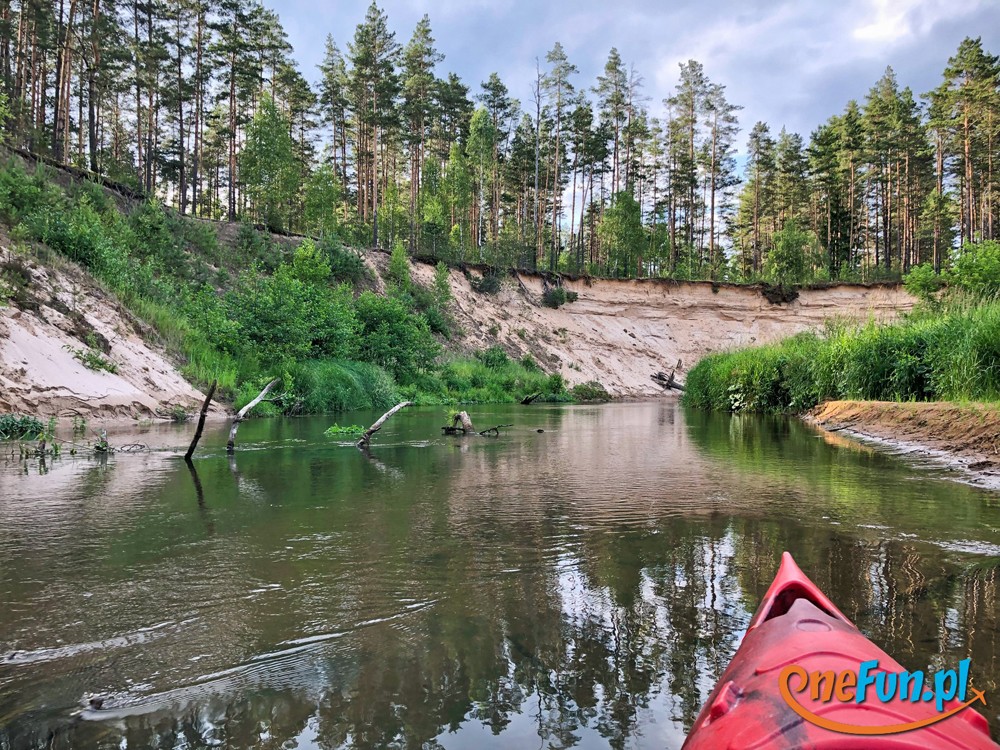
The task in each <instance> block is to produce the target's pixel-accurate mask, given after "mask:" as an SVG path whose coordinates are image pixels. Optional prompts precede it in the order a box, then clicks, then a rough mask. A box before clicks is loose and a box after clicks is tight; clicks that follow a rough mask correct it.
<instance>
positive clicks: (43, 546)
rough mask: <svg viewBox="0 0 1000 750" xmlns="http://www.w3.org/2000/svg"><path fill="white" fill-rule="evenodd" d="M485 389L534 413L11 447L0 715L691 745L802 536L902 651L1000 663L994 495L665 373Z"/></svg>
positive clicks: (129, 734) (192, 729) (288, 736)
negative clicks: (146, 452)
mask: <svg viewBox="0 0 1000 750" xmlns="http://www.w3.org/2000/svg"><path fill="white" fill-rule="evenodd" d="M354 416H355V415H351V417H352V419H351V421H352V422H356V423H362V422H364V420H365V419H366V418H368V417H369V416H370V415H357V417H356V418H354ZM376 416H377V415H376ZM473 416H474V417H476V418H477V419H478V421H480V422H482V423H483V424H487V423H489V424H494V423H507V422H514V423H515V427H514V428H512V429H511V430H510V431H509V433H508V434H505V435H504V437H503V438H502V439H500V440H494V439H490V440H486V439H480V438H465V439H463V438H442V437H439V436H438V435H437V432H438V428H439V426H440V424H439V423H440V422H441V415H440V413H439V411H438V410H423V411H421V410H414V411H412V412H409V413H408V414H407V415H406V416H405V417H404V416H403V415H400V416H399V417H397V418H395V419H394V420H393V422H390V423H389V424H388V425H387V426H386V427H385V428H384V429H383V431H382V432H381V433H380V434H379V438H378V441H377V444H376V445H375V446H374V447H373V451H372V454H373V457H374V458H375V459H376V460H375V461H371V460H368V459H366V458H365V457H363V456H361V455H360V454H359V453H358V451H357V450H356V449H354V448H353V447H352V446H351V445H350V444H349V443H347V442H346V441H345V444H344V445H338V444H337V443H336V441H330V440H328V439H327V438H324V437H323V436H322V434H321V433H322V429H323V428H325V426H326V422H325V421H322V420H290V421H283V422H265V421H256V422H248V423H246V424H244V425H243V427H242V431H241V435H242V437H243V439H242V440H241V444H242V445H243V446H244V450H241V451H238V453H237V455H236V456H235V458H234V460H233V461H232V462H230V461H229V460H227V459H226V457H225V455H224V451H223V450H222V446H223V445H224V441H225V435H224V434H223V430H221V429H219V430H217V431H216V432H215V433H211V434H207V435H206V437H205V443H204V445H205V448H204V450H205V451H206V458H204V459H202V460H201V461H198V462H197V475H196V476H197V477H198V481H196V482H193V481H192V476H191V475H190V474H189V473H188V470H187V469H186V468H185V467H184V466H183V464H181V463H180V462H176V461H171V460H168V459H164V458H163V457H162V456H157V455H152V456H145V457H138V456H136V457H128V458H125V457H121V458H115V459H112V460H111V461H109V462H108V463H107V465H106V466H105V467H103V468H101V467H98V466H96V465H94V464H91V463H88V462H79V461H78V462H63V463H62V464H61V465H56V466H53V467H50V468H51V472H50V474H49V475H48V476H46V477H43V478H41V481H42V482H45V484H42V483H40V482H39V478H38V477H37V476H33V477H30V478H29V477H26V476H24V475H22V474H21V473H20V469H18V468H16V467H5V466H3V465H2V464H0V493H2V494H0V497H2V498H3V499H2V500H0V528H3V529H5V530H6V532H9V533H6V532H5V534H4V535H3V536H2V537H0V600H2V601H3V602H5V603H8V604H9V607H6V608H4V609H3V610H2V611H0V644H2V645H0V747H2V748H4V749H5V750H7V749H8V748H10V749H13V748H22V747H25V748H27V747H56V748H87V747H98V748H104V747H107V748H111V747H129V748H145V747H207V746H224V747H265V748H266V747H282V746H287V744H286V743H289V742H292V741H294V742H295V743H297V744H296V746H297V747H315V748H369V747H371V748H375V747H431V748H433V747H447V748H479V747H525V746H528V747H535V746H540V747H552V748H562V747H580V748H603V747H612V748H626V747H627V748H645V747H657V748H662V747H679V746H680V744H681V742H682V741H683V736H684V732H685V731H686V729H687V728H689V726H690V724H691V722H692V721H693V719H694V717H695V715H696V714H697V711H698V709H699V708H700V706H701V703H702V701H703V700H704V698H705V697H706V695H707V694H708V692H709V691H710V689H711V687H712V686H713V685H714V682H715V679H716V678H717V676H718V675H719V674H720V673H721V671H722V670H723V669H724V667H725V665H726V664H727V663H728V660H729V658H730V657H731V655H732V653H733V651H734V650H735V647H736V644H737V643H738V641H739V638H740V637H741V636H742V634H743V632H744V630H745V628H746V625H747V623H748V621H749V615H750V613H751V611H752V609H753V608H754V607H755V606H756V603H757V601H758V600H759V598H760V596H761V594H762V593H763V592H764V590H765V589H766V587H767V585H768V583H769V582H770V580H771V577H772V576H773V574H774V570H775V568H776V564H777V560H778V558H779V556H780V553H781V551H782V550H783V549H789V550H791V551H792V552H793V554H795V555H796V558H797V559H798V561H799V563H800V565H802V567H803V568H804V569H805V570H807V571H808V572H809V574H810V575H811V576H812V577H813V578H814V579H815V580H816V581H817V583H819V584H820V585H821V586H822V587H823V588H824V589H826V590H827V591H828V593H830V595H831V596H832V597H833V598H834V600H835V601H836V602H837V603H838V605H839V606H840V607H841V608H842V609H843V610H844V611H845V613H846V614H847V615H848V616H850V617H852V618H853V619H854V620H855V621H856V622H857V623H858V624H859V626H861V627H862V629H863V630H865V632H867V633H868V634H869V635H871V636H872V637H873V638H874V639H875V640H876V642H878V643H879V644H880V645H882V646H883V647H884V648H886V650H888V651H889V652H890V653H892V654H893V655H894V656H895V657H896V658H897V659H898V660H899V661H901V662H902V663H903V664H905V665H907V666H910V667H912V668H920V667H924V666H927V665H929V664H939V663H940V664H943V663H946V662H947V663H949V664H950V663H953V661H955V660H957V659H960V658H964V657H965V656H970V657H971V658H972V663H973V671H974V678H973V679H974V682H975V684H976V685H977V686H978V687H980V688H984V689H986V691H987V694H988V695H989V694H993V695H997V694H1000V691H998V690H997V685H996V675H997V673H998V670H997V664H996V658H997V644H996V642H995V638H996V635H995V634H996V631H997V628H996V625H997V623H996V618H997V599H996V564H995V560H996V558H994V557H991V556H990V555H989V554H983V551H984V550H989V549H991V547H990V546H989V545H993V544H996V542H997V539H996V535H997V529H998V528H1000V511H998V510H997V509H996V508H995V507H992V504H991V502H990V497H989V496H987V495H984V494H983V493H981V492H979V491H975V490H972V489H969V488H965V487H961V486H958V485H953V484H948V483H944V482H940V481H937V480H936V479H934V478H933V477H931V476H930V475H928V474H927V473H926V472H921V471H918V470H914V469H912V468H910V467H907V466H905V465H903V464H900V463H899V462H898V461H896V460H894V459H889V458H886V457H884V456H881V455H879V454H874V453H870V452H865V451H857V450H854V449H852V448H849V447H846V446H837V445H830V444H827V443H825V442H824V441H823V440H821V439H819V438H817V436H816V435H815V433H813V432H811V431H809V430H808V429H807V428H805V427H804V426H802V425H800V424H798V423H795V422H789V421H786V420H767V419H747V418H729V417H719V416H706V415H699V414H684V413H683V412H682V411H680V410H679V409H678V407H677V406H676V405H675V404H673V403H670V402H665V403H659V404H646V405H638V404H630V405H613V406H608V407H573V408H569V409H565V408H562V409H557V408H550V407H540V408H537V409H536V408H534V407H532V408H531V409H505V408H482V409H478V410H476V412H475V413H474V414H473ZM494 417H495V419H494ZM342 421H343V420H342ZM369 421H371V420H370V419H369ZM537 428H544V429H545V432H544V433H542V434H539V433H537V432H536V429H537ZM182 442H183V440H181V441H179V444H180V443H182ZM199 486H200V489H199ZM40 497H44V498H45V500H39V499H38V498H40ZM6 651H12V652H13V651H16V652H17V653H16V654H15V655H14V658H13V659H11V658H8V659H7V660H6V661H2V658H3V654H4V653H5V652H6ZM89 693H100V694H102V695H103V696H104V699H103V703H102V706H101V708H100V709H99V710H93V709H90V708H84V707H82V706H80V701H81V699H83V698H84V697H85V696H86V695H87V694H89ZM991 718H995V717H991Z"/></svg>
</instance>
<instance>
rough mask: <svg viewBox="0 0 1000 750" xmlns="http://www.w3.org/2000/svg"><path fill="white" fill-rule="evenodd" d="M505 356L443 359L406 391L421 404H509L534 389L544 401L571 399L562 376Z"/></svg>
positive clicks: (404, 389) (407, 394)
mask: <svg viewBox="0 0 1000 750" xmlns="http://www.w3.org/2000/svg"><path fill="white" fill-rule="evenodd" d="M489 351H491V350H489V349H487V350H486V352H489ZM484 353H485V352H479V353H478V354H484ZM504 357H505V361H503V362H502V363H501V361H500V357H499V356H496V355H486V359H487V360H488V361H489V364H487V362H486V361H483V359H482V358H480V357H479V356H477V357H476V358H475V359H455V360H450V361H447V362H444V363H443V364H441V365H440V366H439V367H438V368H436V370H434V371H431V372H426V373H422V374H421V376H419V377H418V378H416V379H415V380H414V381H413V383H412V384H411V385H408V386H405V387H404V388H403V389H402V390H403V395H404V396H406V398H408V399H409V400H411V401H414V402H415V403H418V404H458V403H465V404H471V403H500V404H503V403H507V404H510V403H517V402H519V401H521V399H523V398H524V397H525V396H528V395H531V394H535V393H541V394H543V395H542V397H541V399H540V400H543V401H568V400H570V399H569V395H568V394H567V393H566V388H565V384H564V383H563V380H562V378H561V376H559V375H555V376H550V375H546V374H545V373H544V372H542V371H541V370H540V369H538V368H537V367H525V366H524V365H523V364H522V363H520V362H516V361H514V360H511V359H510V358H509V357H506V355H504Z"/></svg>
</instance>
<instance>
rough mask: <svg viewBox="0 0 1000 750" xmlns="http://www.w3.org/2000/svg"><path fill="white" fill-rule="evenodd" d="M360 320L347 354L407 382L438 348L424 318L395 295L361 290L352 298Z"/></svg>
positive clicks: (430, 358) (436, 353)
mask: <svg viewBox="0 0 1000 750" xmlns="http://www.w3.org/2000/svg"><path fill="white" fill-rule="evenodd" d="M355 310H356V314H357V320H358V324H359V329H358V335H357V336H356V337H354V340H353V348H352V350H351V352H350V356H351V357H352V358H353V359H357V360H360V361H362V362H371V363H373V364H376V365H379V366H380V367H384V368H385V369H386V370H388V371H389V372H390V373H391V374H392V375H393V376H394V377H395V378H396V379H397V380H399V381H400V382H402V383H407V382H409V381H410V380H412V379H413V377H414V376H415V375H416V374H417V373H418V372H419V371H420V370H426V369H429V368H430V366H431V365H432V364H433V362H434V359H435V357H437V355H438V352H439V351H440V346H439V345H438V343H437V342H436V341H435V340H434V336H433V335H432V334H431V330H430V327H429V326H428V325H427V321H426V319H425V318H424V317H422V316H420V315H415V314H414V313H413V312H411V311H410V310H409V309H408V307H407V306H406V304H405V303H404V302H403V301H402V300H400V299H399V298H397V297H379V296H378V295H376V294H374V293H373V292H364V293H363V294H362V295H361V296H360V297H358V298H357V300H356V301H355Z"/></svg>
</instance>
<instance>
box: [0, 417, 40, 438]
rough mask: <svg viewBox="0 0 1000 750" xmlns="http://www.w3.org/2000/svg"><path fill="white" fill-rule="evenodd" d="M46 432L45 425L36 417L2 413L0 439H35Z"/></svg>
mask: <svg viewBox="0 0 1000 750" xmlns="http://www.w3.org/2000/svg"><path fill="white" fill-rule="evenodd" d="M44 432H45V426H44V425H43V424H42V423H41V422H40V421H39V420H37V419H36V418H35V417H29V416H25V415H22V414H0V440H34V439H36V438H38V437H39V436H40V435H42V433H44Z"/></svg>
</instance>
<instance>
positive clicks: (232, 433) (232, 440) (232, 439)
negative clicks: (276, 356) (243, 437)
mask: <svg viewBox="0 0 1000 750" xmlns="http://www.w3.org/2000/svg"><path fill="white" fill-rule="evenodd" d="M279 380H281V378H275V379H274V380H272V381H271V382H270V383H268V384H267V385H265V386H264V390H262V391H261V392H260V393H258V394H257V398H255V399H254V400H253V401H251V402H250V403H249V404H247V405H246V406H244V407H243V408H242V409H240V410H239V413H237V415H236V416H235V417H233V424H232V426H231V427H230V428H229V442H228V443H226V453H232V452H233V450H234V449H235V448H236V431H237V430H238V429H240V422H242V421H243V420H244V419H246V418H247V414H249V413H250V411H251V409H253V408H254V407H255V406H256V405H257V404H259V403H260V402H261V401H263V400H264V397H265V396H267V393H268V391H270V390H271V389H272V388H274V386H275V385H277V384H278V381H279Z"/></svg>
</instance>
